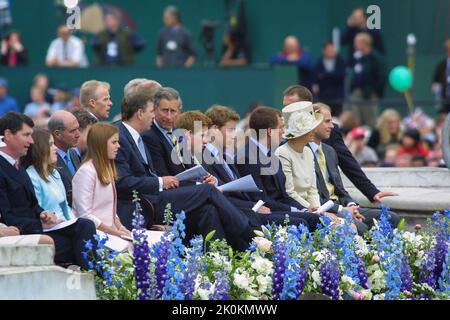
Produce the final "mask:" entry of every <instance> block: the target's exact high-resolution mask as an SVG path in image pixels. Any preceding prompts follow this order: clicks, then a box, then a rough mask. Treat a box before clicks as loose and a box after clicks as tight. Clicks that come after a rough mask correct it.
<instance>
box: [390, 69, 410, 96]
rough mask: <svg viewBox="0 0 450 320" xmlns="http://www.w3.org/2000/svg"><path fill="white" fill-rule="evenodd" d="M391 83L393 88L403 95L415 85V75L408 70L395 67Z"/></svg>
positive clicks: (391, 75)
mask: <svg viewBox="0 0 450 320" xmlns="http://www.w3.org/2000/svg"><path fill="white" fill-rule="evenodd" d="M389 83H390V84H391V86H392V88H394V89H395V90H397V91H398V92H402V93H403V92H405V91H407V90H409V89H411V87H412V84H413V75H412V73H411V71H410V70H409V69H408V68H406V67H404V66H398V67H395V68H394V69H393V70H392V71H391V73H390V74H389Z"/></svg>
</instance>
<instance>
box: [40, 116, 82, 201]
mask: <svg viewBox="0 0 450 320" xmlns="http://www.w3.org/2000/svg"><path fill="white" fill-rule="evenodd" d="M48 129H49V131H50V132H51V133H52V135H53V139H54V141H55V146H56V147H57V149H56V153H57V157H58V160H57V163H56V169H57V170H58V172H59V174H60V175H61V178H62V181H63V184H64V188H65V189H66V194H67V201H68V202H69V205H71V204H72V178H73V176H74V175H75V172H76V171H77V170H78V168H79V167H80V164H81V159H80V157H79V155H78V153H77V152H76V151H75V150H74V148H75V147H76V146H77V144H78V139H79V138H80V126H79V124H78V120H77V118H76V117H75V116H74V115H73V114H72V113H70V112H68V111H64V110H62V111H57V112H55V113H54V114H53V115H52V116H51V117H50V120H49V122H48Z"/></svg>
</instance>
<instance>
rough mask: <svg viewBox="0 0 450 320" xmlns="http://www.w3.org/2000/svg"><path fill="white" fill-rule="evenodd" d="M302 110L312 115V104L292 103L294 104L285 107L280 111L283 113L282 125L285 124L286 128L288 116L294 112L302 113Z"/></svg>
mask: <svg viewBox="0 0 450 320" xmlns="http://www.w3.org/2000/svg"><path fill="white" fill-rule="evenodd" d="M304 110H306V111H308V112H310V113H311V114H313V112H314V109H313V104H312V102H310V101H301V102H294V103H291V104H290V105H287V106H286V107H284V108H283V110H281V112H283V119H284V123H285V124H286V126H287V125H288V123H289V118H290V116H291V115H292V114H293V113H294V112H298V111H304Z"/></svg>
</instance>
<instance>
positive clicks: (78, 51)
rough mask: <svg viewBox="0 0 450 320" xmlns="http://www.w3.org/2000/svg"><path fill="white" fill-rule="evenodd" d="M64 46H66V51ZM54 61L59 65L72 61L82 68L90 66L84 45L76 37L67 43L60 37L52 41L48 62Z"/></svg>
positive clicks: (48, 52) (72, 37)
mask: <svg viewBox="0 0 450 320" xmlns="http://www.w3.org/2000/svg"><path fill="white" fill-rule="evenodd" d="M64 46H66V47H65V49H64ZM65 56H66V57H65ZM53 59H56V60H57V61H58V63H63V62H64V61H67V60H71V61H74V62H77V63H78V64H79V67H81V68H85V67H87V66H88V61H87V58H86V53H85V52H84V44H83V42H82V41H81V40H80V39H79V38H77V37H75V36H70V38H69V39H68V40H67V42H66V43H64V40H63V39H61V38H59V37H58V38H56V39H55V40H53V41H52V43H51V44H50V46H49V48H48V51H47V58H46V61H49V60H53Z"/></svg>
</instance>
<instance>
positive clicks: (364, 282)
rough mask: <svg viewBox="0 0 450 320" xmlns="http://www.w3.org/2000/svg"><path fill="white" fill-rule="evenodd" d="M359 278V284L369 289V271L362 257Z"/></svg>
mask: <svg viewBox="0 0 450 320" xmlns="http://www.w3.org/2000/svg"><path fill="white" fill-rule="evenodd" d="M358 279H359V284H360V285H361V287H363V288H364V289H369V286H368V285H367V271H366V266H365V265H364V261H363V259H361V257H359V258H358Z"/></svg>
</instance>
